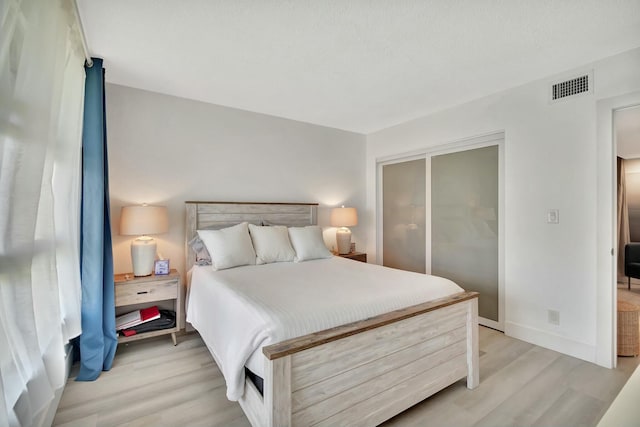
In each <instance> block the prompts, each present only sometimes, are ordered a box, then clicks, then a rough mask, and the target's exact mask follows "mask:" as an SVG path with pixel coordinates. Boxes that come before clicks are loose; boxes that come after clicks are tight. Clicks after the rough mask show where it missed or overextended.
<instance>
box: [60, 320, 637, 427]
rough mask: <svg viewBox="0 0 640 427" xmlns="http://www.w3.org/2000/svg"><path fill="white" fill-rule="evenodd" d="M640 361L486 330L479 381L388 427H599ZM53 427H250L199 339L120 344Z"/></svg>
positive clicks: (70, 395)
mask: <svg viewBox="0 0 640 427" xmlns="http://www.w3.org/2000/svg"><path fill="white" fill-rule="evenodd" d="M638 364H640V358H619V359H618V368H617V369H615V370H609V369H605V368H601V367H599V366H596V365H594V364H591V363H588V362H583V361H581V360H578V359H575V358H572V357H569V356H565V355H562V354H560V353H556V352H554V351H551V350H546V349H543V348H541V347H537V346H535V345H532V344H528V343H525V342H522V341H519V340H516V339H513V338H509V337H506V336H504V335H503V334H502V333H499V332H496V331H494V330H491V329H487V328H483V327H481V328H480V386H479V387H478V388H477V389H475V390H468V389H467V388H466V387H465V381H459V382H458V383H456V384H454V385H452V386H450V387H449V388H447V389H445V390H443V391H441V392H440V393H438V394H436V395H435V396H432V397H431V398H429V399H427V400H425V401H423V402H422V403H419V404H418V405H416V406H414V407H413V408H411V409H409V410H407V411H405V412H404V413H402V414H400V415H398V416H396V417H395V418H392V419H391V420H389V421H387V422H386V423H385V424H384V425H385V426H397V427H399V426H424V425H427V424H429V425H433V426H493V427H498V426H595V425H596V424H597V422H598V421H599V420H600V418H601V417H602V415H603V414H604V412H605V411H606V409H607V408H608V407H609V405H610V404H611V402H612V401H613V399H614V398H615V396H616V395H617V394H618V392H619V390H620V389H621V388H622V386H623V385H624V383H625V382H626V380H627V378H628V377H629V376H630V375H631V373H632V372H633V370H634V369H635V368H636V366H637V365H638ZM76 370H77V367H74V371H72V373H71V378H70V379H69V382H68V383H67V386H66V388H65V391H64V395H63V396H62V401H61V402H60V406H59V408H58V412H57V414H56V418H55V420H54V425H56V426H65V427H70V426H83V427H84V426H130V427H134V426H211V427H214V426H249V422H248V421H247V419H246V418H245V416H244V414H243V413H242V410H241V409H240V406H239V405H238V404H237V403H236V402H229V401H228V400H227V399H226V396H225V392H226V389H225V386H224V379H223V378H222V375H221V374H220V371H219V370H218V368H217V366H216V364H215V362H214V361H213V359H212V358H211V355H210V354H209V352H208V350H207V348H206V347H205V346H204V344H203V343H202V340H201V339H200V337H199V336H198V335H197V334H195V333H193V334H187V335H182V336H180V337H179V341H178V345H177V346H176V347H174V346H173V345H172V343H171V340H170V339H168V338H166V337H158V338H151V339H149V340H145V341H138V342H133V343H129V344H126V345H120V346H119V347H118V352H117V355H116V358H115V360H114V364H113V368H112V369H111V371H110V372H103V373H102V375H101V376H100V378H99V379H98V380H97V381H95V382H90V383H88V382H75V381H74V380H73V378H74V377H75V374H76Z"/></svg>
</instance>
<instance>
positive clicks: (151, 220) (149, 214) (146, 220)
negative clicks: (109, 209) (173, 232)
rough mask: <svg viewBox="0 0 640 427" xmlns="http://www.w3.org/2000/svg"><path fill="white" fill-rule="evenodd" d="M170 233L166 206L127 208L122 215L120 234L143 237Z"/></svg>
mask: <svg viewBox="0 0 640 427" xmlns="http://www.w3.org/2000/svg"><path fill="white" fill-rule="evenodd" d="M167 231H169V218H168V217H167V208H166V207H164V206H145V205H143V206H125V207H123V208H122V212H121V214H120V234H121V235H124V236H143V235H148V234H162V233H166V232H167Z"/></svg>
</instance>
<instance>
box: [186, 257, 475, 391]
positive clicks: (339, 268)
mask: <svg viewBox="0 0 640 427" xmlns="http://www.w3.org/2000/svg"><path fill="white" fill-rule="evenodd" d="M462 291H463V289H462V288H460V287H459V286H458V285H456V284H455V283H453V282H452V281H450V280H447V279H443V278H441V277H435V276H429V275H424V274H417V273H410V272H406V271H400V270H394V269H391V268H386V267H381V266H377V265H373V264H365V263H361V262H356V261H351V260H347V259H344V258H339V257H333V258H330V259H321V260H314V261H307V262H301V263H293V262H288V263H275V264H266V265H255V266H246V267H239V268H232V269H229V270H222V271H214V270H213V269H212V268H211V267H198V266H196V267H194V268H193V271H192V274H191V287H190V294H189V301H188V308H187V321H188V322H190V323H191V324H192V325H193V326H194V327H195V328H196V329H197V330H198V332H199V333H200V335H201V336H202V338H203V340H204V341H205V343H206V344H207V346H208V347H209V349H210V350H211V351H212V352H213V356H214V358H215V359H216V361H217V362H218V364H219V365H220V369H221V371H222V374H223V375H224V377H225V380H226V382H227V397H228V398H229V400H234V401H235V400H238V399H239V398H240V397H241V396H242V394H243V392H244V366H245V365H247V366H248V367H249V369H251V370H252V371H253V372H255V373H256V374H258V375H260V376H262V377H264V361H265V358H264V356H263V355H262V351H261V348H262V347H263V346H266V345H270V344H274V343H277V342H280V341H283V340H285V339H289V338H294V337H298V336H301V335H305V334H309V333H312V332H316V331H320V330H323V329H328V328H332V327H335V326H338V325H342V324H346V323H349V322H355V321H357V320H362V319H366V318H369V317H372V316H376V315H379V314H382V313H386V312H389V311H392V310H396V309H399V308H403V307H408V306H411V305H415V304H419V303H421V302H425V301H429V300H432V299H436V298H441V297H445V296H447V295H451V294H454V293H457V292H462Z"/></svg>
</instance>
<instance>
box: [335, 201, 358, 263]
mask: <svg viewBox="0 0 640 427" xmlns="http://www.w3.org/2000/svg"><path fill="white" fill-rule="evenodd" d="M331 225H332V226H334V227H339V228H338V230H337V231H336V243H337V244H338V253H339V254H340V255H344V254H348V253H349V252H351V230H349V229H348V228H347V227H352V226H354V225H358V212H357V211H356V208H345V207H344V206H342V207H341V208H333V209H332V210H331Z"/></svg>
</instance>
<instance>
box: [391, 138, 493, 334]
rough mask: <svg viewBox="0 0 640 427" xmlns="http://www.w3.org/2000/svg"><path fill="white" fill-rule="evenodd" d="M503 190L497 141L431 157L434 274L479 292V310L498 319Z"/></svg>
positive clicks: (432, 271) (488, 316)
mask: <svg viewBox="0 0 640 427" xmlns="http://www.w3.org/2000/svg"><path fill="white" fill-rule="evenodd" d="M499 194H500V191H499V147H498V146H497V145H493V146H489V147H483V148H477V149H471V150H465V151H459V152H455V153H450V154H443V155H434V156H432V157H431V274H433V275H435V276H442V277H446V278H448V279H451V280H453V281H454V282H456V283H458V284H459V285H460V286H461V287H463V288H464V289H465V290H468V291H476V292H479V293H480V298H479V301H478V310H479V313H478V314H479V315H480V317H483V318H485V319H489V320H492V321H495V322H499V318H498V314H499V309H498V307H499V240H498V235H499V220H500V218H499V217H498V214H499V212H500V209H499V202H500V200H499V199H500V197H499ZM385 256H386V251H385Z"/></svg>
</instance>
